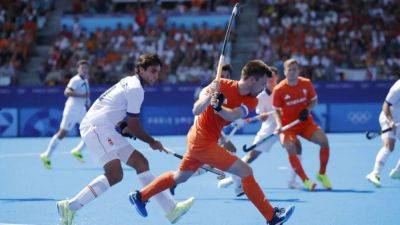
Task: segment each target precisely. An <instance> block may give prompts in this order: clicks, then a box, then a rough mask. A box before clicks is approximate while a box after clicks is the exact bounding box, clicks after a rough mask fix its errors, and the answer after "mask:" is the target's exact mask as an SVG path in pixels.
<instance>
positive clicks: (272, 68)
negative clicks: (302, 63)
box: [269, 66, 279, 76]
mask: <svg viewBox="0 0 400 225" xmlns="http://www.w3.org/2000/svg"><path fill="white" fill-rule="evenodd" d="M269 69H270V70H271V72H272V73H275V74H276V75H277V76H279V71H278V68H276V67H275V66H270V67H269Z"/></svg>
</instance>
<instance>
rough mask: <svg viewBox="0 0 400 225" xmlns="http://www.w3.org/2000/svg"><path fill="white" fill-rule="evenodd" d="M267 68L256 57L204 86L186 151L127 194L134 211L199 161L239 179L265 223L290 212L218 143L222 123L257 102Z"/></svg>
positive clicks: (142, 211)
mask: <svg viewBox="0 0 400 225" xmlns="http://www.w3.org/2000/svg"><path fill="white" fill-rule="evenodd" d="M267 76H268V77H271V70H270V69H269V67H268V66H267V65H266V64H265V63H263V62H262V61H260V60H254V61H250V62H248V63H247V64H246V65H245V66H244V67H243V69H242V74H241V78H240V80H239V81H234V80H229V79H221V80H220V81H219V82H218V81H214V82H212V83H211V84H210V85H209V86H208V91H206V92H205V93H204V94H203V95H201V96H200V98H199V100H197V101H196V102H195V104H194V106H193V114H195V115H198V117H197V119H196V120H195V123H194V124H193V126H192V127H191V129H190V131H189V133H188V136H187V145H188V146H187V148H188V149H187V152H186V153H185V155H184V158H183V159H182V162H181V164H180V166H179V170H178V171H175V172H166V173H164V174H162V175H161V176H159V177H158V178H156V179H155V180H154V181H153V182H151V183H150V184H149V185H147V186H146V187H144V188H143V189H142V190H141V191H137V192H136V193H132V194H131V195H130V196H129V197H130V198H129V199H130V201H131V202H132V204H134V205H135V207H136V209H137V211H138V213H139V214H140V215H142V216H147V210H146V207H145V206H146V203H147V201H148V200H149V199H150V198H151V197H152V196H154V195H156V194H157V193H159V192H161V191H163V190H165V189H168V188H170V187H172V186H174V185H176V184H179V183H183V182H185V181H187V180H188V179H189V178H190V177H191V176H192V175H193V173H194V172H195V171H196V170H197V169H198V168H199V167H200V166H201V165H203V164H208V165H210V166H213V167H216V168H218V169H221V170H224V171H227V172H229V173H232V174H234V175H237V176H239V177H240V178H241V179H242V186H243V190H244V192H245V193H246V195H247V197H248V198H249V199H250V201H251V202H252V203H253V204H254V205H255V206H256V207H257V209H258V210H259V211H260V213H261V214H262V215H263V216H264V218H265V219H266V220H267V223H268V224H270V225H272V224H274V225H275V224H282V223H283V222H285V221H286V220H287V219H288V218H289V217H290V216H291V214H292V212H293V210H294V206H290V207H288V208H287V209H284V208H281V209H279V208H273V207H272V206H271V204H270V203H269V201H268V200H267V199H266V197H265V195H264V193H263V192H262V190H261V188H260V186H259V185H258V184H257V182H256V181H255V179H254V177H253V172H252V169H251V168H250V166H249V165H248V164H246V163H244V162H243V161H242V160H241V159H239V158H238V157H236V156H235V155H233V154H231V153H230V152H228V151H227V150H225V149H224V148H223V147H221V146H220V145H218V143H217V141H218V138H219V137H220V133H221V129H222V127H223V126H225V125H227V124H229V123H230V122H232V121H235V120H236V119H238V118H243V117H246V116H247V115H248V113H249V111H251V110H254V109H255V107H256V106H257V98H256V96H257V95H258V94H259V93H260V92H261V91H262V90H263V89H264V88H265V86H266V82H267Z"/></svg>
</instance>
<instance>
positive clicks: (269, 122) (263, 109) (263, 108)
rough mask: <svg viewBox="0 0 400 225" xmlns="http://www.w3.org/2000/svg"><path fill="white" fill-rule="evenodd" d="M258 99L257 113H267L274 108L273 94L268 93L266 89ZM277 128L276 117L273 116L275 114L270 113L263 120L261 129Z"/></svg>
mask: <svg viewBox="0 0 400 225" xmlns="http://www.w3.org/2000/svg"><path fill="white" fill-rule="evenodd" d="M257 99H258V105H257V107H256V113H257V114H261V113H267V112H271V111H273V110H274V108H273V106H272V96H271V94H268V93H267V92H266V91H263V92H261V93H260V94H259V95H258V96H257ZM275 128H276V122H275V118H274V117H273V115H269V116H268V118H267V119H266V120H265V121H263V122H262V125H261V129H260V130H265V129H272V130H275Z"/></svg>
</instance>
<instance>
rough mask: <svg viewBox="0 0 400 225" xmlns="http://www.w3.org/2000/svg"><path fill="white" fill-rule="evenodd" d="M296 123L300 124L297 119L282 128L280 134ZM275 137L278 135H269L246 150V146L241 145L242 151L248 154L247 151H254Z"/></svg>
mask: <svg viewBox="0 0 400 225" xmlns="http://www.w3.org/2000/svg"><path fill="white" fill-rule="evenodd" d="M298 123H300V120H299V119H297V120H295V121H293V122H291V123H289V124H287V125H286V126H284V127H282V129H281V132H283V131H285V130H288V129H290V128H292V127H294V126H296V125H297V124H298ZM277 136H278V134H275V133H274V134H271V135H268V136H267V137H265V138H263V139H261V140H260V141H258V142H257V143H255V144H253V145H251V146H250V147H248V148H247V146H246V145H243V151H244V152H249V151H251V150H253V149H255V148H256V147H257V146H259V145H260V144H262V143H264V142H265V141H267V140H269V139H271V138H273V137H277Z"/></svg>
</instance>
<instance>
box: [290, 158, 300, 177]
mask: <svg viewBox="0 0 400 225" xmlns="http://www.w3.org/2000/svg"><path fill="white" fill-rule="evenodd" d="M297 158H298V159H299V161H300V162H301V155H297ZM296 177H297V173H296V171H294V169H293V167H291V166H290V180H289V182H295V181H296Z"/></svg>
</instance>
